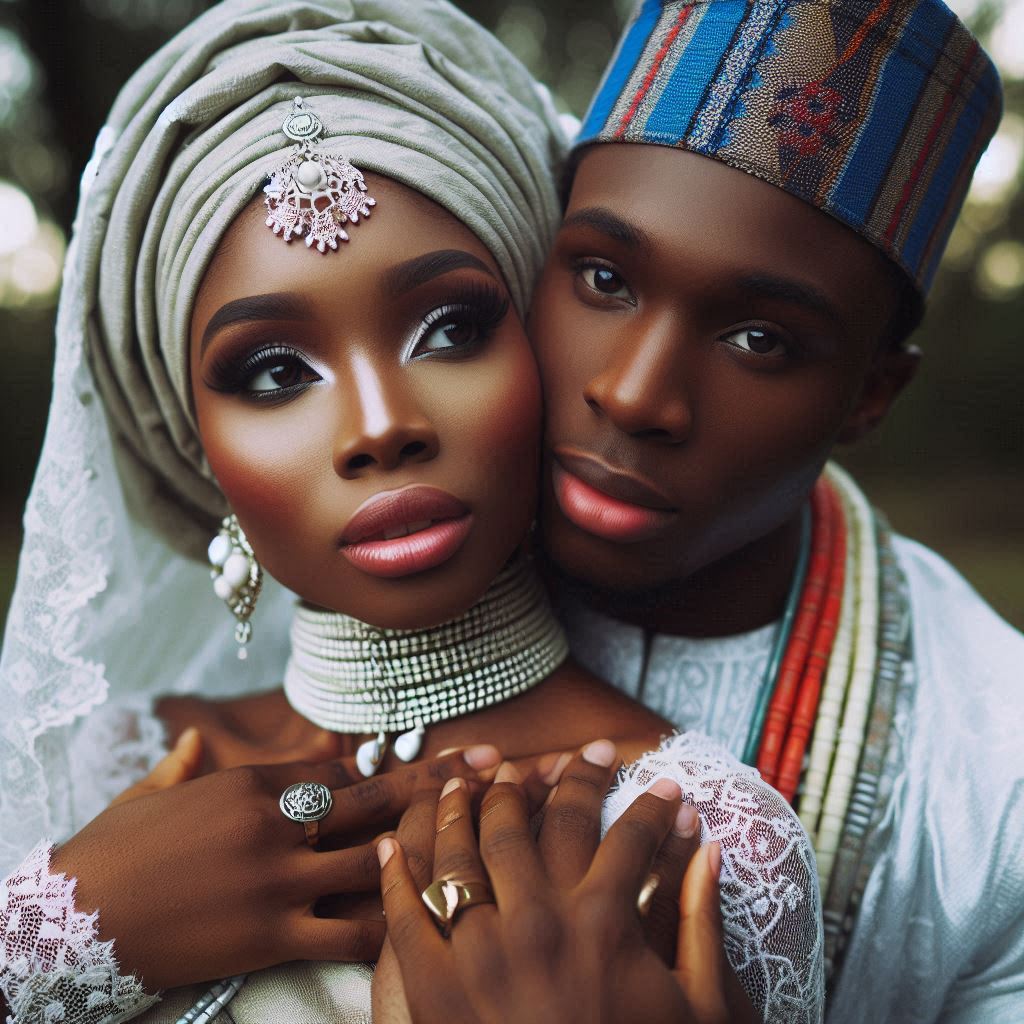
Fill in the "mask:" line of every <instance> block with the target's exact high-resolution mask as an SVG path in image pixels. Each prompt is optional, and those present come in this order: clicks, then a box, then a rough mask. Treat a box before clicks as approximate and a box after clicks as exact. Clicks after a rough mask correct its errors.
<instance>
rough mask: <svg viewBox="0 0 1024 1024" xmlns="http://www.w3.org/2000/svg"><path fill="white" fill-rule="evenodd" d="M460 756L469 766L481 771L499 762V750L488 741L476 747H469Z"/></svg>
mask: <svg viewBox="0 0 1024 1024" xmlns="http://www.w3.org/2000/svg"><path fill="white" fill-rule="evenodd" d="M462 757H463V759H464V760H465V762H466V764H468V765H469V767H470V768H475V769H476V770H477V771H482V770H483V769H485V768H493V767H494V766H495V765H496V764H499V763H500V762H501V751H500V750H498V748H497V747H494V746H491V744H489V743H484V744H482V745H481V746H478V747H469V748H468V749H467V750H466V752H465V753H464V754H463V755H462Z"/></svg>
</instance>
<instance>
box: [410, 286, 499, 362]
mask: <svg viewBox="0 0 1024 1024" xmlns="http://www.w3.org/2000/svg"><path fill="white" fill-rule="evenodd" d="M508 310H509V300H508V298H507V296H505V295H503V294H502V293H501V292H500V291H499V290H498V289H497V288H493V287H491V286H489V285H486V284H483V283H481V282H477V281H474V282H472V283H467V284H465V285H462V286H460V287H458V288H456V290H455V291H454V292H453V293H452V294H451V297H450V299H449V301H448V302H446V303H445V304H444V305H443V306H438V307H436V308H435V309H432V310H431V311H430V312H429V313H427V315H426V316H425V317H423V321H422V323H421V325H420V326H419V327H418V328H417V330H416V333H415V334H414V335H413V337H412V339H411V340H410V342H409V343H408V345H407V346H406V348H405V355H404V357H403V358H404V360H405V361H412V360H414V359H427V358H433V359H458V358H461V357H464V356H467V355H469V354H470V353H472V352H475V351H476V350H477V349H478V348H479V347H480V346H481V345H483V344H484V343H486V342H487V341H488V340H489V339H490V338H491V336H492V335H493V334H494V332H495V331H496V330H497V328H498V326H499V324H501V322H502V321H503V320H504V319H505V317H506V316H507V315H508ZM456 324H467V325H468V326H469V327H470V328H471V329H472V330H473V331H474V333H475V334H476V337H475V338H474V339H473V340H472V341H470V342H467V343H466V344H464V345H459V346H457V347H456V348H452V349H440V350H434V351H431V352H423V353H420V354H419V355H417V354H416V349H417V347H418V346H419V345H420V344H421V343H422V342H423V341H424V340H425V339H426V338H428V337H429V336H430V335H431V333H433V332H434V331H436V330H437V329H438V328H442V327H445V326H454V325H456Z"/></svg>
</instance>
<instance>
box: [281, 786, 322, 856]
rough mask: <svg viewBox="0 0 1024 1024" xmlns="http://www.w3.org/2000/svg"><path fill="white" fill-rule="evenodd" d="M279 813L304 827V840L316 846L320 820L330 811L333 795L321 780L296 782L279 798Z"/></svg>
mask: <svg viewBox="0 0 1024 1024" xmlns="http://www.w3.org/2000/svg"><path fill="white" fill-rule="evenodd" d="M279 803H280V807H281V813H282V814H283V815H284V816H285V817H286V818H288V819H289V820H290V821H297V822H299V824H300V825H302V826H304V827H305V830H306V842H307V843H309V845H310V846H316V844H317V841H318V840H319V838H320V822H321V820H322V819H324V818H326V817H327V815H328V814H330V813H331V807H332V806H333V805H334V797H332V796H331V791H330V790H329V789H328V788H327V787H326V786H325V785H324V784H323V783H322V782H296V783H294V784H293V785H291V786H289V787H288V788H287V789H286V790H285V791H284V792H283V793H282V794H281V800H280V802H279Z"/></svg>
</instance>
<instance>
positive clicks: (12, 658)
mask: <svg viewBox="0 0 1024 1024" xmlns="http://www.w3.org/2000/svg"><path fill="white" fill-rule="evenodd" d="M296 95H303V96H305V97H307V98H309V99H310V100H311V103H313V104H315V105H316V110H317V112H318V114H319V115H320V116H321V119H322V120H323V121H324V123H325V126H326V127H327V131H328V136H329V138H328V140H327V142H328V143H329V142H330V140H331V138H338V135H339V131H340V139H339V140H338V144H339V145H343V146H344V151H345V153H346V155H348V156H349V157H350V158H351V159H352V160H353V162H354V163H355V164H356V165H357V166H358V167H360V169H361V170H364V171H377V172H379V173H384V174H387V175H389V176H390V177H393V178H396V179H398V180H401V181H404V182H405V183H406V184H408V185H410V186H411V187H413V188H416V189H417V190H418V191H420V192H422V193H424V194H425V195H427V196H429V197H430V198H432V199H434V200H435V201H436V202H438V203H439V204H440V205H442V206H444V207H445V208H447V209H448V210H450V211H451V212H453V213H454V214H455V215H456V216H458V217H459V218H460V219H461V220H462V221H463V222H464V223H466V224H467V225H468V226H469V227H470V228H471V229H472V230H473V231H474V232H475V233H476V234H477V235H478V236H479V237H480V238H481V240H482V241H483V242H484V243H485V244H486V245H487V246H488V248H489V249H490V251H491V252H492V253H493V254H494V257H495V260H496V261H497V262H498V265H499V266H500V267H501V269H502V271H503V273H504V275H505V278H506V281H507V283H508V285H509V288H510V290H511V292H512V295H513V299H514V301H515V303H516V306H517V308H518V309H519V311H520V312H522V311H523V310H524V308H525V303H526V299H527V296H528V295H529V291H530V288H531V286H532V282H533V280H534V277H535V276H536V274H537V272H538V271H539V269H540V265H541V261H542V259H543V256H544V253H545V251H546V248H547V245H548V242H549V239H550V237H551V235H552V234H553V232H554V229H555V227H556V225H557V222H558V217H559V206H558V202H557V196H556V194H555V188H554V184H553V183H554V180H555V176H556V174H557V170H558V163H559V161H560V159H561V157H562V155H563V153H564V149H565V143H564V137H563V135H562V133H561V130H560V128H559V126H558V122H557V117H556V115H555V114H554V111H553V108H552V106H551V104H550V102H549V101H548V100H547V99H546V98H545V97H544V96H542V94H541V93H540V92H539V91H538V90H536V88H535V86H534V83H533V80H532V78H531V77H530V75H529V73H528V72H527V71H526V69H525V68H523V67H522V66H521V65H520V64H519V63H518V62H517V61H515V60H514V58H512V57H511V56H510V55H509V54H508V53H507V51H505V50H504V48H503V47H501V45H500V44H499V43H497V41H496V40H494V39H493V37H491V36H490V35H489V34H488V33H487V32H485V31H484V30H483V29H482V28H480V26H478V25H476V24H475V22H473V21H471V20H470V19H469V18H467V17H466V16H465V15H462V14H461V13H460V12H458V11H457V10H456V9H455V8H454V7H452V6H451V5H450V4H448V3H446V2H445V0H420V2H418V3H416V4H409V3H403V2H401V0H225V2H224V3H220V4H217V5H216V6H215V7H214V8H212V9H211V10H210V11H209V12H207V14H205V15H203V16H202V17H200V18H199V19H197V20H196V21H195V22H193V23H192V25H190V26H189V27H188V28H186V29H185V30H184V31H183V32H181V33H179V35H178V36H176V37H175V38H174V39H172V40H171V41H170V42H169V43H168V44H167V45H166V46H165V47H164V48H163V49H161V50H160V51H158V52H157V53H156V54H155V55H154V56H153V57H151V58H150V60H149V61H147V62H146V64H145V65H144V66H143V67H142V68H141V69H140V70H139V72H137V73H136V75H135V76H133V78H132V79H131V81H130V82H129V83H128V84H127V85H126V86H125V88H124V90H123V91H122V93H121V95H120V96H119V98H118V101H117V103H116V104H115V107H114V109H113V111H112V112H111V116H110V120H109V122H108V126H107V127H105V128H104V129H103V130H102V131H101V132H100V135H99V138H98V140H97V143H96V150H95V153H94V156H93V158H92V160H91V161H90V163H89V166H88V167H87V169H86V171H85V173H84V175H83V180H82V190H81V197H80V202H79V210H78V214H77V217H76V222H75V226H74V231H73V238H72V241H71V245H70V247H69V251H68V256H67V261H66V265H65V271H64V281H63V287H62V292H61V301H60V309H59V312H58V320H57V345H56V364H55V370H54V389H53V397H52V402H51V408H50V417H49V423H48V427H47V433H46V438H45V442H44V445H43V452H42V456H41V459H40V464H39V468H38V471H37V475H36V479H35V483H34V486H33V489H32V493H31V496H30V498H29V501H28V505H27V508H26V511H25V520H24V523H25V540H24V545H23V548H22V553H21V558H20V562H19V567H18V577H17V584H16V587H15V592H14V597H13V600H12V603H11V608H10V613H9V617H8V621H7V626H6V634H5V638H4V646H3V650H2V652H0V707H2V709H3V719H2V722H0V875H3V874H6V873H7V871H8V870H10V868H11V867H12V866H13V865H14V864H16V863H17V862H18V861H19V860H20V859H21V858H22V857H23V856H24V855H25V854H26V853H27V852H28V851H29V850H30V849H32V847H33V846H34V845H35V844H36V842H37V841H38V840H39V839H40V838H42V837H44V836H48V837H50V838H52V839H54V840H58V841H59V840H61V839H63V838H65V837H66V836H68V835H70V834H72V833H73V832H74V831H76V830H77V829H78V828H80V827H81V826H82V825H83V824H84V823H85V821H87V820H88V818H90V817H91V816H92V815H94V814H95V813H97V812H98V811H99V810H100V809H102V807H103V805H104V803H105V802H106V801H107V800H109V798H110V797H111V796H113V795H114V794H115V793H116V792H117V791H118V790H119V789H120V788H122V787H123V785H125V784H127V783H128V782H130V781H132V780H133V779H134V778H137V777H138V776H139V775H141V774H142V773H144V772H145V771H146V770H148V768H149V767H150V765H151V763H152V761H153V759H154V758H155V757H156V756H158V755H159V753H160V751H161V741H162V735H161V731H160V727H159V725H158V724H157V722H156V720H155V719H154V718H153V717H152V715H151V714H149V709H150V707H151V705H152V700H153V697H154V696H156V695H160V694H170V693H184V692H196V691H201V692H202V693H203V694H204V695H207V696H211V697H223V696H229V695H231V694H233V693H238V692H244V691H252V690H257V689H262V688H268V687H270V686H274V685H278V684H279V683H280V681H281V678H282V674H283V667H284V663H285V659H286V655H287V650H288V641H287V626H288V622H289V619H290V614H289V612H288V610H287V608H286V606H287V605H289V604H290V601H291V598H290V595H288V594H287V593H286V592H285V591H284V590H283V588H281V587H279V586H277V585H276V584H275V583H274V582H273V581H269V580H268V581H267V585H266V587H265V589H264V593H263V595H262V596H261V598H260V602H259V607H258V609H257V612H256V616H255V618H254V626H255V633H254V639H253V642H252V644H251V647H250V651H251V655H250V657H249V659H248V660H247V662H246V663H245V664H244V665H240V664H239V662H238V660H237V659H236V657H235V644H234V641H233V620H232V619H231V616H230V614H229V613H228V612H227V611H226V609H225V608H224V606H223V604H221V602H219V601H218V600H217V599H216V598H215V597H214V596H213V593H212V590H211V588H210V580H209V575H208V572H207V570H206V568H205V566H204V565H203V564H202V562H201V561H197V560H195V556H196V554H197V553H201V551H202V550H203V548H204V547H205V541H206V539H207V538H208V537H209V536H211V535H212V532H213V528H214V524H215V523H216V520H217V517H218V516H219V515H221V514H223V511H224V508H223V499H222V497H221V496H220V493H219V489H218V488H217V487H216V484H215V482H213V480H212V477H211V476H210V474H209V470H208V468H207V467H206V466H205V460H204V458H203V456H202V452H201V449H200V447H199V445H198V440H197V436H196V433H195V428H194V423H193V418H192V413H191V403H190V397H189V394H188V391H189V384H188V372H187V359H186V358H185V356H184V355H183V353H184V351H185V340H186V339H187V324H188V320H189V317H190V315H191V305H192V298H193V297H194V294H195V289H196V288H197V287H198V282H199V281H200V280H201V278H202V273H203V270H204V268H205V266H206V262H207V261H208V259H209V257H210V255H211V254H212V252H213V250H214V249H215V248H216V243H217V241H218V240H219V238H220V236H221V234H222V233H223V230H224V229H225V228H226V226H227V224H229V223H230V221H231V220H232V219H233V218H234V216H235V215H236V214H237V212H238V211H239V210H240V209H242V208H243V207H244V206H245V205H246V204H247V203H248V202H249V201H250V200H251V198H252V197H253V195H255V194H256V193H257V192H258V190H259V188H260V186H261V185H262V184H263V181H264V176H265V175H266V173H267V172H268V171H269V169H270V168H272V167H273V166H274V165H275V164H276V163H277V162H279V161H280V159H281V157H282V154H283V152H284V150H285V148H286V144H287V140H286V139H285V138H284V137H283V135H281V133H280V125H281V122H282V121H283V119H284V114H285V113H286V112H287V111H288V109H289V108H290V104H291V100H292V98H293V97H294V96H296ZM339 126H343V127H341V128H340V129H339ZM371 224H372V222H371ZM363 230H366V229H365V228H364V229H363ZM282 244H283V243H282ZM352 244H353V246H355V244H356V243H355V242H353V243H352ZM353 251H354V250H353ZM346 255H348V254H347V253H338V254H334V257H335V258H339V259H342V258H344V257H345V256H346ZM310 258H332V257H331V256H326V257H321V256H320V255H319V254H318V253H315V252H314V253H311V254H310ZM204 526H205V531H206V532H204ZM189 556H191V557H189ZM101 706H102V707H101Z"/></svg>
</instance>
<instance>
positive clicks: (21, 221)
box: [0, 181, 39, 256]
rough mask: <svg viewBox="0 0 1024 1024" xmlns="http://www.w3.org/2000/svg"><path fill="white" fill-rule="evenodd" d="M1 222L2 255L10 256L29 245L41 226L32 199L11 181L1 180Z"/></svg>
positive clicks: (0, 248) (0, 252) (0, 254)
mask: <svg viewBox="0 0 1024 1024" xmlns="http://www.w3.org/2000/svg"><path fill="white" fill-rule="evenodd" d="M0 224H2V225H3V231H0V256H8V255H10V254H11V253H13V252H17V251H18V249H20V248H21V247H22V246H24V245H27V244H28V243H29V242H30V241H31V240H32V239H33V238H34V237H35V233H36V230H37V228H38V227H39V219H38V217H36V208H35V207H34V206H33V205H32V200H31V199H29V197H28V196H27V195H26V194H25V193H24V192H22V190H21V189H20V188H18V187H17V185H12V184H11V183H10V182H9V181H0Z"/></svg>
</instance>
